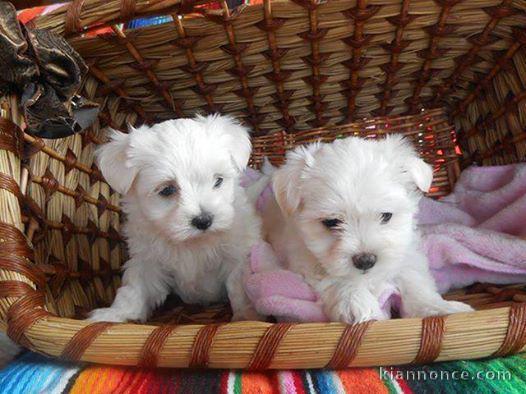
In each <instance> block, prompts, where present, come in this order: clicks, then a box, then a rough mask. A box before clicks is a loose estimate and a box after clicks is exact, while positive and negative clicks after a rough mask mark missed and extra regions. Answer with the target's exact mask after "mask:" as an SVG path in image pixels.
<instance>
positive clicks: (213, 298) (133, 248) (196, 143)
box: [90, 115, 261, 321]
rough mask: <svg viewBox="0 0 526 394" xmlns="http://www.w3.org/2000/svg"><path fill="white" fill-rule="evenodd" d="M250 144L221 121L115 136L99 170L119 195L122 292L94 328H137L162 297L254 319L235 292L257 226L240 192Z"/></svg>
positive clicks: (94, 316) (98, 313)
mask: <svg viewBox="0 0 526 394" xmlns="http://www.w3.org/2000/svg"><path fill="white" fill-rule="evenodd" d="M250 151H251V145H250V140H249V136H248V133H247V130H246V129H245V128H244V127H242V126H241V125H239V124H238V123H237V122H235V121H234V120H233V119H232V118H229V117H220V116H216V115H214V116H208V117H199V116H198V117H196V118H195V119H178V120H169V121H166V122H163V123H159V124H156V125H154V126H152V127H148V126H142V127H139V128H138V129H132V130H131V132H130V133H129V134H124V133H121V132H117V131H113V132H112V135H111V142H109V143H107V144H105V145H103V146H102V147H101V148H100V149H99V151H98V152H97V154H98V165H99V167H100V169H101V171H102V173H103V175H104V177H105V178H106V180H107V181H108V183H109V184H110V186H111V187H112V188H113V189H114V190H116V191H117V192H119V193H121V194H122V195H123V198H122V206H123V210H124V212H125V213H126V223H125V225H124V234H125V236H126V238H127V241H128V247H129V255H130V259H129V261H128V262H127V263H126V264H125V266H124V268H125V271H124V275H123V278H122V287H120V288H119V289H118V291H117V295H116V298H115V301H114V302H113V304H112V306H111V307H109V308H102V309H97V310H95V311H93V312H92V313H91V315H90V319H91V320H96V321H126V320H138V321H145V320H146V319H147V318H148V317H149V315H150V314H151V312H152V311H153V310H154V309H155V308H156V307H158V306H159V305H160V304H161V303H162V302H163V301H164V300H165V298H166V296H167V295H168V294H169V293H170V292H175V293H176V294H178V295H179V296H180V297H181V299H182V300H183V301H184V302H186V303H189V304H209V303H212V302H218V301H224V300H227V295H228V299H229V300H230V302H231V305H232V309H233V311H234V319H236V320H240V319H250V318H256V317H257V316H256V314H255V313H254V312H253V310H252V308H251V307H250V306H249V303H248V299H247V298H246V296H245V293H244V291H243V288H242V280H241V279H242V275H243V270H244V269H245V268H246V267H248V256H249V252H250V248H251V246H252V245H253V244H254V243H256V242H257V241H258V240H259V239H260V236H261V234H260V231H261V221H260V219H259V217H258V216H257V215H256V213H255V208H254V204H253V203H251V202H250V201H249V200H248V199H247V196H246V194H245V190H244V189H242V188H241V186H240V185H239V176H240V174H241V173H242V171H243V170H244V169H245V168H246V166H247V163H248V160H249V157H250Z"/></svg>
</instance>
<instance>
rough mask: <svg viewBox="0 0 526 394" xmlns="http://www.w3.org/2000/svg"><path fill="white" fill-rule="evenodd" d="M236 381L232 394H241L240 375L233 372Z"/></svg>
mask: <svg viewBox="0 0 526 394" xmlns="http://www.w3.org/2000/svg"><path fill="white" fill-rule="evenodd" d="M235 376H236V380H234V394H241V392H242V391H241V390H242V388H241V373H239V372H238V371H236V372H235Z"/></svg>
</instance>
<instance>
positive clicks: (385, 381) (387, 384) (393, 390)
mask: <svg viewBox="0 0 526 394" xmlns="http://www.w3.org/2000/svg"><path fill="white" fill-rule="evenodd" d="M375 369H376V372H377V373H378V376H379V377H380V380H381V381H382V383H383V384H384V385H385V387H387V390H389V393H391V394H397V393H398V390H397V389H396V387H395V385H394V384H393V381H392V380H391V378H387V379H383V378H382V375H380V368H375Z"/></svg>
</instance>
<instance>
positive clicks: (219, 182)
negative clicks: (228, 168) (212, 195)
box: [214, 176, 223, 189]
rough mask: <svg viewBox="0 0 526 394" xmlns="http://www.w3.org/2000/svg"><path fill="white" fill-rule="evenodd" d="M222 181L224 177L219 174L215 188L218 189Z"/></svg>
mask: <svg viewBox="0 0 526 394" xmlns="http://www.w3.org/2000/svg"><path fill="white" fill-rule="evenodd" d="M222 183H223V178H222V177H220V176H218V177H217V178H216V182H215V183H214V188H215V189H217V188H218V187H219V186H221V184H222Z"/></svg>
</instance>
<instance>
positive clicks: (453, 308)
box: [440, 300, 474, 315]
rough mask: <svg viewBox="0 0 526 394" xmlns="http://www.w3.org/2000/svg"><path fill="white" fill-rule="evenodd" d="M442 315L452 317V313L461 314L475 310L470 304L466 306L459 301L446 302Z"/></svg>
mask: <svg viewBox="0 0 526 394" xmlns="http://www.w3.org/2000/svg"><path fill="white" fill-rule="evenodd" d="M440 309H441V312H442V313H441V314H443V315H450V314H452V313H461V312H473V311H474V309H473V308H472V307H471V306H469V305H468V304H464V303H463V302H459V301H445V300H444V302H443V304H442V306H441V308H440Z"/></svg>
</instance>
